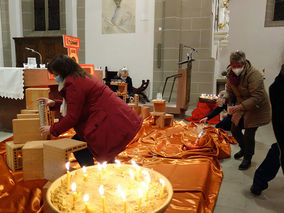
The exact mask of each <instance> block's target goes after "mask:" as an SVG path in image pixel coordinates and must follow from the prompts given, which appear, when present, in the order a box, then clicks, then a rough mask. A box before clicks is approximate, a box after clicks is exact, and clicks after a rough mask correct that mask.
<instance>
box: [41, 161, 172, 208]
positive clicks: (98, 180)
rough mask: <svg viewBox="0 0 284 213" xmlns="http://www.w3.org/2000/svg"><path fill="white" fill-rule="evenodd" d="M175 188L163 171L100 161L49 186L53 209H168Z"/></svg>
mask: <svg viewBox="0 0 284 213" xmlns="http://www.w3.org/2000/svg"><path fill="white" fill-rule="evenodd" d="M172 195H173V188H172V185H171V183H170V182H169V180H168V179H167V178H166V177H164V176H163V175H161V174H160V173H158V172H156V171H154V170H151V169H148V168H144V167H140V166H138V165H137V164H136V163H135V162H132V165H131V164H120V163H116V164H106V163H104V164H98V165H95V166H89V167H83V168H81V169H78V170H75V171H72V172H69V171H67V173H66V174H65V175H63V176H61V177H60V178H58V179H57V180H55V181H54V182H53V183H52V184H51V186H50V187H49V189H48V191H47V195H46V200H47V205H48V207H49V209H50V211H51V212H56V213H58V212H76V213H80V212H82V213H95V212H96V213H97V212H102V213H116V212H124V213H126V212H127V213H128V212H129V213H135V212H157V213H160V212H164V211H165V210H166V209H167V207H168V205H169V204H170V202H171V199H172Z"/></svg>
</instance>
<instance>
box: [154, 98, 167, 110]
mask: <svg viewBox="0 0 284 213" xmlns="http://www.w3.org/2000/svg"><path fill="white" fill-rule="evenodd" d="M152 103H153V108H154V112H166V101H165V100H152Z"/></svg>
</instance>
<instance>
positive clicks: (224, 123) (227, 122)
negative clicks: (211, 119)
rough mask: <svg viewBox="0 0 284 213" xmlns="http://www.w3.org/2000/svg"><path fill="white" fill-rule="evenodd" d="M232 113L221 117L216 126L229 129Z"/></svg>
mask: <svg viewBox="0 0 284 213" xmlns="http://www.w3.org/2000/svg"><path fill="white" fill-rule="evenodd" d="M231 119H232V115H227V116H226V117H225V118H223V120H222V121H220V122H219V123H217V124H216V126H215V127H216V128H220V129H224V130H226V131H229V130H230V129H231V126H232V121H231Z"/></svg>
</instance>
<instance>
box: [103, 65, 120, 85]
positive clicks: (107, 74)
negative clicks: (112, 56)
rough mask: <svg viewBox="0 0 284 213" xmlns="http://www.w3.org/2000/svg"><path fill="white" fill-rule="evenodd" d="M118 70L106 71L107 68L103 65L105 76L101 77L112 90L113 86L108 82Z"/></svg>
mask: <svg viewBox="0 0 284 213" xmlns="http://www.w3.org/2000/svg"><path fill="white" fill-rule="evenodd" d="M117 73H118V71H108V68H107V67H105V78H104V79H103V80H104V82H105V84H106V85H107V86H108V87H109V88H110V89H112V90H113V86H112V85H111V84H110V82H111V80H112V79H115V77H116V76H117Z"/></svg>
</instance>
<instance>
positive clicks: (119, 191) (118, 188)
mask: <svg viewBox="0 0 284 213" xmlns="http://www.w3.org/2000/svg"><path fill="white" fill-rule="evenodd" d="M117 192H118V193H119V194H120V193H121V192H122V189H121V187H120V184H118V185H117Z"/></svg>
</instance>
